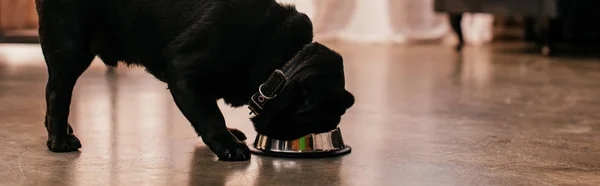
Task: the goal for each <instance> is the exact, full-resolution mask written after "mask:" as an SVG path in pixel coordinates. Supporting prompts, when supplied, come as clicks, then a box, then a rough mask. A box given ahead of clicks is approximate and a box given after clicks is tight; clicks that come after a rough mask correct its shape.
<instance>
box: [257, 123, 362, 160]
mask: <svg viewBox="0 0 600 186" xmlns="http://www.w3.org/2000/svg"><path fill="white" fill-rule="evenodd" d="M351 150H352V149H351V147H350V146H348V145H346V144H344V140H343V139H342V133H341V131H340V128H337V129H335V130H332V131H329V132H325V133H319V134H309V135H306V136H304V137H301V138H298V139H295V140H290V141H284V140H277V139H272V138H269V137H268V136H265V135H261V134H258V135H256V139H255V140H254V143H253V144H252V145H251V146H250V151H252V153H254V154H258V155H265V156H275V157H288V158H322V157H331V156H339V155H344V154H348V153H350V151H351Z"/></svg>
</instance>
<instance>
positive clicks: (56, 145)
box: [46, 134, 81, 152]
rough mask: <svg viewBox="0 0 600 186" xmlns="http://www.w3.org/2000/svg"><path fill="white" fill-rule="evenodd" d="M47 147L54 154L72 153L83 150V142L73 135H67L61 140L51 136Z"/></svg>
mask: <svg viewBox="0 0 600 186" xmlns="http://www.w3.org/2000/svg"><path fill="white" fill-rule="evenodd" d="M46 145H47V146H48V149H50V150H51V151H52V152H72V151H77V150H78V149H79V148H81V142H80V141H79V139H77V137H75V135H73V134H67V135H66V136H64V137H60V138H59V137H56V136H50V137H49V138H48V141H47V142H46Z"/></svg>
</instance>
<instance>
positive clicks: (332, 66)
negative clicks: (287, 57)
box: [252, 43, 354, 140]
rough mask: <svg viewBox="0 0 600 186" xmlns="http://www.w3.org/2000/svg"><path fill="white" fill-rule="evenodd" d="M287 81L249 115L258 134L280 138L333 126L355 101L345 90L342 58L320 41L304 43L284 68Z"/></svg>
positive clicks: (335, 125)
mask: <svg viewBox="0 0 600 186" xmlns="http://www.w3.org/2000/svg"><path fill="white" fill-rule="evenodd" d="M285 74H286V75H287V78H288V82H287V84H286V85H285V87H284V88H283V89H282V90H281V92H280V93H279V94H278V96H277V97H275V98H274V99H272V100H270V101H269V103H268V104H267V105H265V107H264V108H263V110H262V112H261V113H260V114H259V115H258V116H255V117H253V118H252V122H253V124H254V128H255V129H256V131H257V132H258V133H260V134H263V135H266V136H269V137H271V138H275V139H280V140H293V139H298V138H300V137H302V136H304V135H307V134H311V133H323V132H328V131H331V130H333V129H336V128H337V126H338V124H339V122H340V119H341V117H342V115H344V114H345V112H346V110H347V109H349V108H350V107H351V106H352V105H353V104H354V96H353V95H352V94H351V93H350V92H348V91H347V90H346V89H345V77H344V66H343V59H342V57H341V56H340V55H339V54H338V53H336V52H334V51H333V50H331V49H329V48H327V47H326V46H324V45H321V44H319V43H311V44H308V45H306V46H305V47H304V48H303V49H302V50H301V51H299V52H298V53H297V55H296V57H294V58H293V59H292V60H291V62H290V67H289V68H288V69H286V70H285Z"/></svg>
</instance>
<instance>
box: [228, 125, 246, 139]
mask: <svg viewBox="0 0 600 186" xmlns="http://www.w3.org/2000/svg"><path fill="white" fill-rule="evenodd" d="M227 130H229V132H231V134H233V136H235V137H236V138H237V139H238V140H240V141H244V140H246V139H247V138H246V135H245V134H244V133H243V132H242V131H240V130H238V129H234V128H228V129H227Z"/></svg>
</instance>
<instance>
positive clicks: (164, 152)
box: [0, 43, 600, 186]
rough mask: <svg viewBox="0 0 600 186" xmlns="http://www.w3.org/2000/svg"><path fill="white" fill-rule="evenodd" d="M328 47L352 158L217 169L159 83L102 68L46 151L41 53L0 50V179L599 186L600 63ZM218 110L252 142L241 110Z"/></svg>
mask: <svg viewBox="0 0 600 186" xmlns="http://www.w3.org/2000/svg"><path fill="white" fill-rule="evenodd" d="M326 44H328V45H330V46H331V47H332V48H335V49H337V50H338V51H339V52H340V53H341V54H342V55H343V56H344V57H345V60H346V67H345V68H346V73H347V83H348V85H347V87H348V89H349V90H351V91H352V92H353V93H354V94H355V96H356V98H357V101H356V105H355V106H354V107H353V108H352V109H351V110H349V112H348V113H347V115H345V116H344V118H343V121H342V123H341V125H340V126H341V128H342V133H343V135H344V138H345V141H346V142H347V143H348V144H349V145H351V146H352V147H353V152H352V153H351V154H349V155H347V156H343V157H338V158H329V159H313V160H298V159H282V158H267V157H260V156H252V160H251V161H249V162H221V161H217V160H216V158H215V156H214V155H213V154H211V152H210V150H209V149H208V148H207V147H206V146H205V145H204V144H203V143H202V141H201V140H200V139H199V138H197V137H196V135H195V134H194V132H193V130H192V128H191V126H190V125H189V123H188V122H187V121H186V120H185V119H184V118H183V116H182V115H181V113H180V112H179V110H178V109H177V108H176V106H175V105H174V104H173V101H172V98H171V97H170V95H169V94H168V91H167V89H166V85H165V84H163V83H161V82H159V81H157V80H155V79H154V78H153V77H152V76H150V75H148V74H146V73H145V72H144V71H143V70H141V69H139V68H134V67H130V68H127V67H120V68H118V69H116V70H115V71H108V70H107V69H106V67H104V66H103V65H102V64H101V62H99V61H97V62H95V63H94V65H93V66H92V67H91V68H90V69H89V70H88V71H87V72H86V73H85V74H84V75H83V76H82V77H81V79H80V80H79V82H78V84H77V87H76V89H75V92H74V96H73V104H72V109H71V110H72V112H71V117H70V121H71V123H72V124H73V126H74V127H75V133H76V134H77V135H78V137H79V138H80V139H81V141H82V143H83V148H82V149H81V151H80V152H76V153H65V154H55V153H51V152H49V151H48V150H47V149H46V146H45V142H46V132H45V129H44V126H43V116H44V112H45V104H44V96H43V95H44V92H43V91H44V86H45V83H46V73H47V72H46V68H45V65H44V61H43V56H42V55H41V51H40V49H39V46H38V45H18V44H12V45H9V44H7V45H0V104H1V106H0V126H1V128H0V185H144V186H146V185H319V186H321V185H357V186H358V185H361V186H362V185H600V158H599V157H600V114H599V113H600V107H599V105H600V97H599V96H598V95H599V94H600V60H596V59H583V58H582V59H578V58H568V57H557V58H545V57H541V56H539V55H537V54H528V53H525V52H521V51H522V50H524V49H525V48H526V46H523V45H519V44H496V45H493V46H482V47H467V48H466V49H465V51H464V52H463V54H462V55H458V54H456V53H454V52H453V51H452V47H449V46H437V45H414V46H413V45H411V46H383V45H378V46H369V45H357V44H350V43H326ZM221 106H222V109H223V112H224V114H225V117H226V120H227V122H228V123H229V126H230V127H235V128H239V129H241V130H242V131H244V132H245V133H246V134H247V135H248V136H249V137H250V139H253V137H254V136H255V135H256V133H255V132H254V131H253V130H252V125H251V124H250V122H249V120H248V110H246V109H245V108H239V109H231V108H229V107H227V106H225V105H223V104H221ZM249 142H251V141H249Z"/></svg>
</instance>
